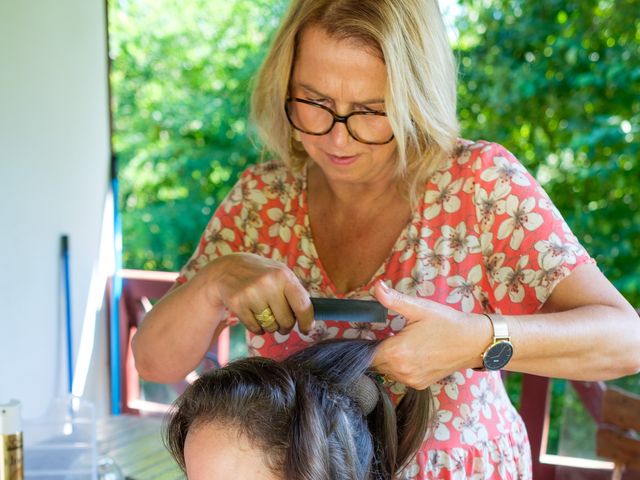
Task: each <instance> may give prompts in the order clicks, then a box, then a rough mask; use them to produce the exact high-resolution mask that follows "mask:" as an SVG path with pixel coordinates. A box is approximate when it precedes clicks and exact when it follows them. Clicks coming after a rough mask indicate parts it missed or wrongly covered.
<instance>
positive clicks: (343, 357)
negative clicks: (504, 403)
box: [164, 340, 430, 480]
mask: <svg viewBox="0 0 640 480" xmlns="http://www.w3.org/2000/svg"><path fill="white" fill-rule="evenodd" d="M377 344H378V342H375V341H369V340H331V341H327V342H321V343H318V344H315V345H312V346H310V347H308V348H306V349H304V350H302V351H300V352H298V353H295V354H293V355H291V356H290V357H289V358H287V359H285V360H283V361H281V362H276V361H274V360H271V359H268V358H263V357H253V358H244V359H241V360H236V361H234V362H231V363H229V364H228V365H226V366H225V367H224V368H221V369H218V370H211V371H209V372H207V373H206V374H204V375H203V376H202V377H200V378H199V379H198V380H196V381H195V382H194V383H193V385H191V386H190V387H189V388H188V389H187V390H186V391H185V392H184V393H183V394H182V395H181V396H180V397H179V398H178V399H177V400H176V402H175V403H174V410H173V411H172V413H171V414H170V416H169V418H168V420H167V423H166V424H165V428H164V441H165V445H166V446H167V448H168V449H169V451H170V452H171V455H172V456H173V457H174V458H175V460H176V461H177V462H178V464H179V465H180V467H181V468H182V469H183V470H184V471H186V466H185V460H184V445H185V440H186V437H187V433H188V432H189V429H190V428H192V427H193V426H196V427H198V426H201V425H206V424H209V423H218V424H221V425H224V426H229V427H232V428H236V429H238V431H239V433H240V434H242V435H245V436H246V437H247V438H248V439H249V440H250V441H251V442H252V443H253V444H254V445H255V446H257V447H258V448H260V449H263V450H264V451H265V453H266V455H265V457H266V458H268V459H269V460H268V461H269V462H270V463H269V465H268V467H269V468H270V469H271V470H272V471H273V472H274V473H276V474H279V475H282V476H283V478H287V479H296V480H298V479H299V480H326V479H329V478H330V479H332V480H383V479H391V478H392V477H393V475H394V474H396V473H397V472H398V471H399V470H400V469H401V468H402V467H403V466H405V465H406V464H407V462H409V460H411V458H412V457H413V455H414V454H415V452H416V451H417V450H418V448H419V447H420V445H421V444H422V442H423V440H424V437H425V435H426V431H427V426H428V420H429V410H430V405H429V403H430V394H429V390H428V389H427V390H423V391H417V390H413V389H411V388H408V389H407V393H406V395H405V396H404V397H403V399H402V400H401V401H400V403H399V405H398V407H397V409H394V407H393V404H392V403H391V400H390V399H389V397H388V395H387V392H386V390H385V389H384V387H383V386H382V385H381V384H380V383H378V382H377V381H375V380H374V375H375V374H374V372H372V371H370V370H369V367H370V365H371V361H372V358H373V355H374V351H375V347H376V345H377Z"/></svg>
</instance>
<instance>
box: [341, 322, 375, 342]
mask: <svg viewBox="0 0 640 480" xmlns="http://www.w3.org/2000/svg"><path fill="white" fill-rule="evenodd" d="M349 325H350V328H347V329H346V330H345V331H344V333H343V334H342V336H343V337H344V338H362V339H365V340H375V339H376V335H375V334H374V333H373V332H372V331H371V329H372V324H371V323H350V324H349Z"/></svg>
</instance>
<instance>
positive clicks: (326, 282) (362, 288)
mask: <svg viewBox="0 0 640 480" xmlns="http://www.w3.org/2000/svg"><path fill="white" fill-rule="evenodd" d="M302 173H303V178H302V194H301V199H302V212H303V222H304V226H305V228H307V229H308V231H309V237H308V239H309V244H310V253H311V254H312V255H313V258H312V259H311V260H312V261H313V263H314V264H315V265H316V266H317V267H318V269H319V270H320V274H321V276H322V282H323V286H325V287H326V289H327V290H328V291H329V293H330V294H331V295H333V296H335V297H336V298H352V297H358V298H360V297H362V295H361V294H362V292H366V293H367V294H369V293H370V291H371V289H372V288H373V285H374V283H375V282H376V280H378V278H381V277H382V276H383V274H384V273H385V272H386V270H387V264H388V263H389V261H390V260H391V257H392V256H393V254H394V253H396V252H397V251H398V250H399V245H400V244H401V243H402V242H403V241H404V240H405V239H406V238H407V236H408V232H409V229H410V228H411V226H412V225H413V224H414V223H415V222H417V221H418V220H419V218H417V217H419V215H420V208H419V207H418V208H416V209H414V211H413V212H412V213H411V216H410V218H409V221H408V222H407V223H406V225H405V226H404V227H403V228H402V230H401V231H400V233H399V234H398V236H397V237H396V239H395V241H394V242H393V245H392V247H391V249H390V250H389V253H387V256H386V257H385V259H384V261H383V262H382V264H380V265H379V266H378V268H377V269H376V271H375V273H374V274H373V275H372V276H371V278H369V280H368V281H367V282H365V283H363V284H362V285H359V286H357V287H356V288H354V289H353V290H349V291H348V292H340V291H338V288H337V287H336V286H335V284H334V283H333V280H331V277H330V276H329V274H328V273H327V270H326V269H325V268H324V265H323V264H322V260H321V259H320V255H319V254H318V249H317V248H316V243H315V239H314V236H313V230H312V229H311V217H310V216H309V202H308V200H309V196H308V188H309V181H308V180H309V169H308V168H307V167H305V168H304V169H303V171H302ZM423 201H424V195H422V196H421V198H420V204H422V203H423ZM367 296H370V295H367Z"/></svg>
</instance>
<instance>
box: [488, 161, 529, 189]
mask: <svg viewBox="0 0 640 480" xmlns="http://www.w3.org/2000/svg"><path fill="white" fill-rule="evenodd" d="M493 164H494V166H493V167H489V168H487V169H486V170H484V171H483V172H482V173H481V174H480V178H481V179H482V180H484V181H485V182H491V181H493V180H498V182H501V183H509V182H513V183H515V184H516V185H520V186H521V187H527V186H529V185H530V184H531V182H530V181H529V176H528V175H527V170H526V169H525V168H524V167H523V166H522V165H521V164H520V163H518V162H512V161H509V160H508V159H507V158H505V157H501V156H496V157H493Z"/></svg>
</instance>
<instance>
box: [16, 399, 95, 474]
mask: <svg viewBox="0 0 640 480" xmlns="http://www.w3.org/2000/svg"><path fill="white" fill-rule="evenodd" d="M23 431H24V473H25V479H27V480H28V479H31V478H33V479H38V480H44V479H50V480H97V478H98V477H97V464H98V453H97V445H96V414H95V409H94V406H93V404H92V403H91V402H89V401H87V400H83V399H82V398H79V397H71V396H70V397H64V398H59V399H56V400H54V402H53V403H52V405H51V407H50V408H49V410H48V411H47V413H46V414H45V415H44V416H43V417H42V418H40V419H38V420H33V421H28V422H25V423H24V430H23Z"/></svg>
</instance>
